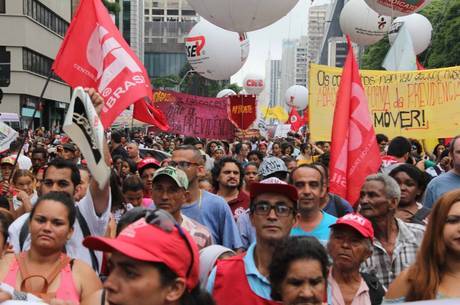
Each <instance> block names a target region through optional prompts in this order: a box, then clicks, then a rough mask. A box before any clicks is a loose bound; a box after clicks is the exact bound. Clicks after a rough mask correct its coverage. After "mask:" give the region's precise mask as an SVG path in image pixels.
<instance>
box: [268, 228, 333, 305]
mask: <svg viewBox="0 0 460 305" xmlns="http://www.w3.org/2000/svg"><path fill="white" fill-rule="evenodd" d="M328 265H329V262H328V258H327V253H326V250H325V249H324V247H323V246H322V245H321V244H320V243H319V242H318V240H317V239H316V238H314V237H311V236H296V237H290V238H289V239H287V240H285V241H284V242H283V243H281V244H279V245H278V246H277V247H276V251H275V253H274V255H273V259H272V262H271V264H270V267H269V271H270V283H271V286H272V293H271V295H272V298H273V299H274V300H276V301H280V302H282V304H283V305H322V304H325V303H323V300H324V299H325V296H326V278H327V267H328ZM278 304H281V303H278ZM328 304H330V303H328Z"/></svg>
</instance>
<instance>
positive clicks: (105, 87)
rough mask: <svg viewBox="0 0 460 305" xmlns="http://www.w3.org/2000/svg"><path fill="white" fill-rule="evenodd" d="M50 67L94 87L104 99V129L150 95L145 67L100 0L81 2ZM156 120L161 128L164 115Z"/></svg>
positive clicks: (74, 83)
mask: <svg viewBox="0 0 460 305" xmlns="http://www.w3.org/2000/svg"><path fill="white" fill-rule="evenodd" d="M52 70H53V71H54V72H55V73H56V74H57V75H59V76H60V77H61V78H62V79H63V80H64V81H66V82H67V83H68V84H69V85H70V86H72V87H77V86H82V87H93V88H97V90H98V91H99V93H100V94H101V95H102V97H103V98H104V102H105V103H104V107H103V109H102V113H101V121H102V125H103V126H104V128H108V127H110V125H111V124H112V122H113V121H114V120H115V119H116V118H117V116H118V115H119V114H120V113H121V112H122V111H123V110H125V109H126V108H128V107H129V106H130V105H131V104H132V103H134V102H137V101H143V100H144V98H145V97H147V98H149V97H151V95H152V89H151V86H150V80H149V77H148V74H147V72H146V71H145V68H144V66H143V65H142V63H141V62H140V61H139V59H138V58H137V57H136V55H135V54H134V52H133V51H132V50H131V49H130V47H129V46H128V44H127V43H126V41H125V40H124V39H123V37H122V36H121V34H120V32H119V31H118V29H117V27H116V26H115V24H114V23H113V21H112V19H111V17H110V15H109V14H108V12H107V9H106V8H105V6H104V5H103V4H102V1H101V0H82V1H81V2H80V6H79V7H78V10H77V12H76V14H75V17H74V19H73V20H72V22H71V24H70V27H69V29H68V31H67V33H66V35H65V38H64V41H63V43H62V45H61V48H60V49H59V53H58V55H57V56H56V60H55V61H54V64H53V67H52ZM157 114H158V113H157ZM157 119H158V121H159V122H162V125H160V126H159V127H161V128H163V129H164V126H167V122H166V121H164V120H165V118H164V116H162V115H160V116H158V118H157Z"/></svg>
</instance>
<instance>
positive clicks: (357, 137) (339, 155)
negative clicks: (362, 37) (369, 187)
mask: <svg viewBox="0 0 460 305" xmlns="http://www.w3.org/2000/svg"><path fill="white" fill-rule="evenodd" d="M347 39H348V55H347V59H346V61H345V65H344V67H343V72H342V78H341V81H340V86H339V90H338V92H337V100H336V105H335V111H334V122H333V127H332V143H331V159H330V164H329V170H330V177H331V181H330V190H331V192H332V193H335V194H337V195H340V196H342V197H344V198H345V199H347V200H348V201H349V202H350V203H351V204H352V205H354V204H356V201H357V200H358V198H359V193H360V190H361V187H362V185H363V184H364V181H365V179H366V177H367V176H368V175H370V174H372V173H376V172H377V171H378V169H379V167H380V164H381V162H382V161H381V159H380V150H379V146H378V144H377V140H376V138H375V132H374V126H373V124H372V120H371V117H370V114H369V107H368V102H367V97H366V95H365V93H364V89H363V85H362V83H361V78H360V76H359V70H358V64H357V63H356V59H355V56H354V54H353V48H352V46H351V43H350V39H349V37H347Z"/></svg>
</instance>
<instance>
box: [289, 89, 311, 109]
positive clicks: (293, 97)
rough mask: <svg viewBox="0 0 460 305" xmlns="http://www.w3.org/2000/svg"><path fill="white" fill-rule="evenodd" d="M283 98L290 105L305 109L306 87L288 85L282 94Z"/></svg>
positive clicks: (306, 104)
mask: <svg viewBox="0 0 460 305" xmlns="http://www.w3.org/2000/svg"><path fill="white" fill-rule="evenodd" d="M284 100H285V102H286V104H287V105H288V106H290V107H295V108H297V110H305V108H307V106H308V89H307V88H305V87H304V86H299V85H294V86H292V87H289V88H288V89H287V90H286V94H285V95H284Z"/></svg>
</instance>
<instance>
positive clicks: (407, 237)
mask: <svg viewBox="0 0 460 305" xmlns="http://www.w3.org/2000/svg"><path fill="white" fill-rule="evenodd" d="M395 219H396V223H397V226H398V229H399V232H398V236H397V238H396V244H395V247H394V250H393V255H392V256H391V257H390V256H389V255H388V253H387V251H386V250H385V248H383V246H382V244H381V243H380V241H379V240H377V239H374V246H373V253H372V255H371V257H369V258H368V259H367V260H366V261H364V263H363V264H362V265H361V271H363V272H367V273H372V274H374V275H375V276H376V277H377V278H378V279H379V280H380V283H381V284H382V285H383V286H384V287H385V288H386V289H388V286H389V285H390V283H391V282H392V281H393V280H394V279H395V278H396V277H397V276H398V274H400V273H401V272H402V271H403V270H404V269H406V268H407V267H409V266H410V265H411V264H412V263H413V262H414V261H415V256H416V253H417V249H418V247H419V246H420V244H421V243H422V239H423V234H424V233H425V227H424V226H422V225H418V224H413V223H405V222H403V221H402V220H401V219H398V218H395Z"/></svg>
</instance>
